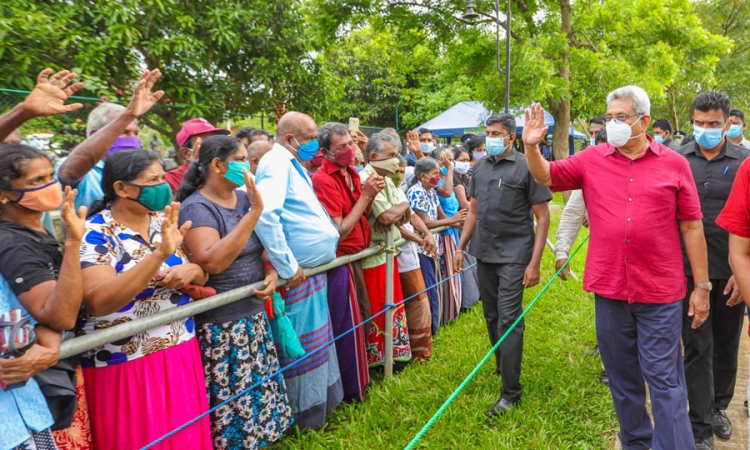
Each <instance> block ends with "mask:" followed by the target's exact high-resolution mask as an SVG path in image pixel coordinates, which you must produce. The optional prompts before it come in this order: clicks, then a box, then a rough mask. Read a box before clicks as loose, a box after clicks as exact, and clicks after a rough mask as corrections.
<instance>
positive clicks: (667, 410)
mask: <svg viewBox="0 0 750 450" xmlns="http://www.w3.org/2000/svg"><path fill="white" fill-rule="evenodd" d="M595 301H596V336H597V339H598V341H599V351H600V352H601V356H602V362H604V368H605V369H606V370H607V373H608V374H609V388H610V390H611V391H612V400H613V401H614V404H615V411H616V413H617V420H618V422H619V423H620V434H619V436H620V442H622V448H623V449H626V450H629V449H637V450H641V449H649V448H653V450H678V449H679V450H683V449H694V448H695V442H694V440H693V430H692V428H691V426H690V419H689V418H688V411H687V385H686V383H685V369H684V366H683V362H682V349H681V347H680V334H681V331H682V302H680V301H675V302H673V303H667V304H654V303H628V302H627V301H622V300H612V299H608V298H605V297H601V296H599V295H596V297H595ZM644 381H645V382H646V383H648V385H649V393H650V394H651V409H652V411H653V414H654V427H653V428H652V426H651V419H650V418H649V416H648V412H647V411H646V387H645V384H644Z"/></svg>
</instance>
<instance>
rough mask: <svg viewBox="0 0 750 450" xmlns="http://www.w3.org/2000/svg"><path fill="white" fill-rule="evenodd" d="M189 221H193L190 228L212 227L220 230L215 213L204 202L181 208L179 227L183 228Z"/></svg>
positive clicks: (192, 203) (185, 205) (196, 202)
mask: <svg viewBox="0 0 750 450" xmlns="http://www.w3.org/2000/svg"><path fill="white" fill-rule="evenodd" d="M188 220H192V221H193V224H192V226H191V227H190V228H199V227H210V228H213V229H215V230H219V220H218V218H217V217H216V214H215V212H214V211H213V209H212V208H211V207H210V206H209V205H208V204H206V203H204V202H198V201H192V202H188V203H187V204H183V205H182V206H181V207H180V218H179V219H178V222H179V225H180V226H182V225H183V224H184V223H185V222H187V221H188ZM219 231H221V230H219Z"/></svg>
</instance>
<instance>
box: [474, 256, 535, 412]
mask: <svg viewBox="0 0 750 450" xmlns="http://www.w3.org/2000/svg"><path fill="white" fill-rule="evenodd" d="M525 271H526V265H525V264H486V263H483V262H481V261H477V276H478V277H479V293H480V294H481V299H482V305H483V307H484V319H485V320H486V321H487V332H488V334H489V337H490V343H491V344H492V345H493V346H494V345H495V344H496V343H497V341H499V340H500V338H501V337H502V335H503V334H505V332H506V331H508V329H509V328H510V326H511V325H513V322H515V321H516V319H518V317H519V316H520V315H521V313H522V312H523V274H524V272H525ZM523 330H524V322H523V320H522V321H521V322H519V324H518V325H517V326H516V327H515V328H514V329H513V331H512V332H511V333H510V334H509V335H508V337H507V338H506V339H505V341H504V342H503V343H502V345H500V347H498V349H497V350H496V351H495V361H496V363H497V373H498V374H499V375H500V377H501V378H502V380H503V387H502V389H501V391H500V395H501V396H502V398H504V399H506V400H508V401H509V402H515V401H517V400H518V399H519V398H521V382H520V378H521V357H522V353H523Z"/></svg>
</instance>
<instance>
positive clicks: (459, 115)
mask: <svg viewBox="0 0 750 450" xmlns="http://www.w3.org/2000/svg"><path fill="white" fill-rule="evenodd" d="M491 114H492V113H491V112H490V111H487V109H485V107H484V105H483V104H482V102H477V101H472V102H461V103H457V104H455V105H453V106H452V107H451V108H449V109H448V110H447V111H445V112H443V113H442V114H440V115H439V116H437V117H435V118H434V119H432V120H430V121H428V122H425V123H423V124H422V125H420V126H419V127H418V128H427V129H428V130H430V131H432V134H435V135H438V136H440V137H445V138H451V137H459V136H461V135H462V134H464V133H477V134H480V133H484V123H485V122H486V121H487V118H488V117H489V116H490V115H491ZM525 123H526V118H525V117H524V114H523V113H521V115H520V116H518V117H516V134H518V135H519V136H520V135H521V133H522V132H523V126H524V124H525ZM544 124H545V125H546V126H548V127H549V132H550V133H552V132H553V131H554V130H555V119H554V118H553V117H552V114H550V113H548V112H547V111H545V112H544ZM569 134H570V136H572V137H573V138H575V139H586V135H585V134H583V133H579V132H577V131H575V130H574V129H573V128H572V127H571V128H570V132H569Z"/></svg>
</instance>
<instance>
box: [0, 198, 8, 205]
mask: <svg viewBox="0 0 750 450" xmlns="http://www.w3.org/2000/svg"><path fill="white" fill-rule="evenodd" d="M9 201H10V200H8V199H7V198H3V199H2V200H0V203H2V204H3V205H4V204H6V203H8V202H9Z"/></svg>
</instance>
